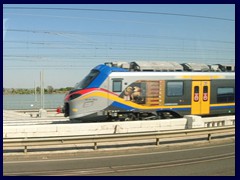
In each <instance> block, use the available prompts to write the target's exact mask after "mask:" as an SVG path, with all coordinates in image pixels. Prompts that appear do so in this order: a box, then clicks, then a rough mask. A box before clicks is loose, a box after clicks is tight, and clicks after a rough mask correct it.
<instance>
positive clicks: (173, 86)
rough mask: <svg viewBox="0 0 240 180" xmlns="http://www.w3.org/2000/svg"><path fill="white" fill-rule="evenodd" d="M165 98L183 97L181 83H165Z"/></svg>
mask: <svg viewBox="0 0 240 180" xmlns="http://www.w3.org/2000/svg"><path fill="white" fill-rule="evenodd" d="M167 96H171V97H173V96H183V81H170V82H167Z"/></svg>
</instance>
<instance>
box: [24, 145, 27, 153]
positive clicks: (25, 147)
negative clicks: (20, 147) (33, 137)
mask: <svg viewBox="0 0 240 180" xmlns="http://www.w3.org/2000/svg"><path fill="white" fill-rule="evenodd" d="M24 153H25V154H26V153H27V146H24Z"/></svg>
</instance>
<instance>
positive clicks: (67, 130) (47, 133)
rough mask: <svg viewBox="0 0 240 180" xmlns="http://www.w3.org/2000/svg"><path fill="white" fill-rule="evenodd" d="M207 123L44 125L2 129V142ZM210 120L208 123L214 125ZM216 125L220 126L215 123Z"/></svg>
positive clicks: (229, 121) (188, 119)
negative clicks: (13, 139) (16, 139)
mask: <svg viewBox="0 0 240 180" xmlns="http://www.w3.org/2000/svg"><path fill="white" fill-rule="evenodd" d="M223 119H225V120H224V123H223V124H224V125H234V124H235V116H231V117H229V116H225V117H222V118H218V120H219V122H220V121H223ZM209 121H210V119H209V118H208V119H205V118H202V117H200V116H193V115H187V116H184V118H179V119H162V120H148V121H129V122H102V123H78V124H77V123H74V124H46V125H24V126H3V138H16V137H19V138H24V137H52V136H73V135H94V134H117V133H136V132H151V131H167V130H180V129H192V128H203V127H206V123H209ZM216 121H217V120H216V119H215V118H212V120H211V122H216ZM219 124H220V123H219Z"/></svg>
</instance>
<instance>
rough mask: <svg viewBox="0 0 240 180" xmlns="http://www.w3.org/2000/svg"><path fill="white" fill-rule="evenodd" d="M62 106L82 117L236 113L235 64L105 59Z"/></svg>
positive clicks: (116, 118) (112, 118)
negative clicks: (113, 60)
mask: <svg viewBox="0 0 240 180" xmlns="http://www.w3.org/2000/svg"><path fill="white" fill-rule="evenodd" d="M63 110H64V115H65V117H69V119H70V120H81V121H82V122H84V121H89V120H90V121H102V120H106V121H109V120H110V121H132V120H156V119H170V118H180V117H183V116H184V115H200V116H216V115H226V114H235V66H234V65H228V66H227V65H221V64H214V65H206V64H202V63H182V64H180V63H177V62H168V61H134V62H106V63H103V64H100V65H98V66H96V67H95V68H93V69H92V70H91V71H90V72H89V74H88V75H87V76H86V77H85V78H84V79H83V80H81V81H80V82H79V83H77V84H76V85H75V87H74V88H73V89H72V90H71V91H69V92H68V93H67V94H66V96H65V98H64V108H63Z"/></svg>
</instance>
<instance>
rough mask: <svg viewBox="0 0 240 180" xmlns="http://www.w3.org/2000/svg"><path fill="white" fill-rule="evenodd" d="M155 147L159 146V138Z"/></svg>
mask: <svg viewBox="0 0 240 180" xmlns="http://www.w3.org/2000/svg"><path fill="white" fill-rule="evenodd" d="M156 146H159V138H156Z"/></svg>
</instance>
